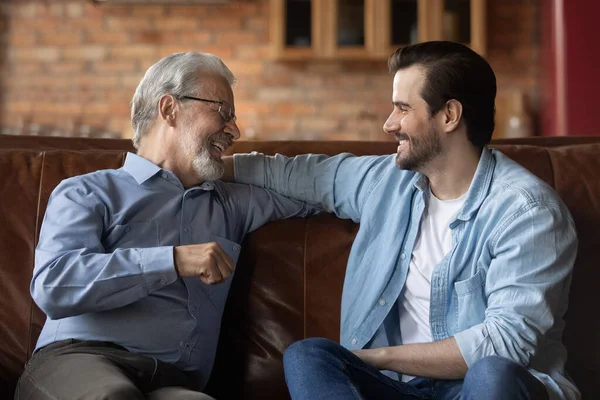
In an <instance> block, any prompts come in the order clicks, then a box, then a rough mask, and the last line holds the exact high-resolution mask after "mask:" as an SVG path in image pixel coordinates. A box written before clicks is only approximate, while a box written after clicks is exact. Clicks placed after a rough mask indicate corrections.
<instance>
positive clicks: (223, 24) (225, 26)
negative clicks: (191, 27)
mask: <svg viewBox="0 0 600 400" xmlns="http://www.w3.org/2000/svg"><path fill="white" fill-rule="evenodd" d="M243 22H244V20H243V19H242V17H241V16H238V15H230V16H229V17H226V18H205V19H202V20H201V21H200V22H198V28H199V29H201V30H205V31H215V33H219V32H223V31H230V30H241V29H242V27H243V25H244V23H243Z"/></svg>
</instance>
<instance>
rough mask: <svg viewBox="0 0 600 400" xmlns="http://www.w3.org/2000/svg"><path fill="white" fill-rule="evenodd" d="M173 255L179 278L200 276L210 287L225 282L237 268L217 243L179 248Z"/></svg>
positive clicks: (176, 248) (175, 249)
mask: <svg viewBox="0 0 600 400" xmlns="http://www.w3.org/2000/svg"><path fill="white" fill-rule="evenodd" d="M173 253H174V254H173V256H174V259H175V269H176V270H177V274H179V276H198V277H199V278H200V280H201V281H202V282H204V283H206V284H209V285H211V284H215V283H221V282H223V281H224V280H225V279H227V278H228V277H229V276H230V275H231V274H232V273H233V269H234V267H235V265H234V263H233V260H232V259H231V257H229V255H228V254H227V253H225V252H224V251H223V249H222V248H221V246H219V245H218V244H217V243H215V242H210V243H201V244H192V245H187V246H177V247H175V248H174V250H173Z"/></svg>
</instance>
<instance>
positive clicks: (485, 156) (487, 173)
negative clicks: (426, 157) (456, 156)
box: [412, 146, 496, 221]
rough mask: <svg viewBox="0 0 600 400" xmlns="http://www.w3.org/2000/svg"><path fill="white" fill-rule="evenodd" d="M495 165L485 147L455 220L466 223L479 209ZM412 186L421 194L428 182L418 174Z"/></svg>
mask: <svg viewBox="0 0 600 400" xmlns="http://www.w3.org/2000/svg"><path fill="white" fill-rule="evenodd" d="M495 165H496V162H495V159H494V157H493V155H492V150H491V149H490V148H489V147H487V146H485V147H484V148H483V150H482V152H481V157H479V163H478V164H477V169H476V170H475V175H474V176H473V180H472V181H471V186H469V190H468V193H467V197H466V199H465V202H464V204H463V206H462V208H461V209H460V211H459V212H458V214H457V215H456V219H459V220H463V221H468V220H469V219H471V217H472V216H473V214H474V213H475V212H477V210H478V209H479V207H481V204H482V203H483V201H484V200H485V197H486V195H487V192H488V189H489V187H490V184H491V182H492V174H493V172H494V166H495ZM412 184H413V185H414V186H415V187H416V188H417V189H418V190H420V191H421V192H422V191H424V190H425V189H427V187H428V185H429V180H428V179H427V177H426V176H425V175H423V174H420V173H418V174H416V176H415V177H414V178H413V181H412Z"/></svg>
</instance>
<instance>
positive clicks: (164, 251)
mask: <svg viewBox="0 0 600 400" xmlns="http://www.w3.org/2000/svg"><path fill="white" fill-rule="evenodd" d="M176 278H177V273H176V271H175V267H174V264H173V249H172V247H157V248H147V249H118V250H116V251H115V252H113V253H109V254H98V253H91V254H90V253H87V254H85V253H84V251H82V250H74V251H71V252H68V253H64V254H61V255H59V256H57V255H55V254H52V253H49V252H45V251H43V250H41V249H38V250H37V251H36V268H35V271H34V276H33V280H32V283H31V294H32V297H33V298H34V300H35V301H36V303H37V304H38V305H39V306H40V308H41V309H42V310H43V311H44V312H45V313H46V315H48V316H49V317H50V318H52V319H58V318H64V317H69V316H74V315H80V314H84V313H88V312H98V311H104V310H109V309H114V308H118V307H122V306H125V305H127V304H130V303H133V302H135V301H137V300H139V299H141V298H143V297H145V296H147V295H148V294H149V293H151V292H153V291H155V290H158V289H160V288H161V287H163V286H165V285H168V284H170V283H173V281H174V280H175V279H176Z"/></svg>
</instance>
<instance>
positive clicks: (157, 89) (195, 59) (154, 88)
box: [131, 52, 236, 149]
mask: <svg viewBox="0 0 600 400" xmlns="http://www.w3.org/2000/svg"><path fill="white" fill-rule="evenodd" d="M198 72H207V73H213V74H216V75H218V76H221V77H223V78H225V80H226V81H227V82H228V83H229V85H230V86H233V85H234V84H235V82H236V79H235V77H234V76H233V73H232V72H231V71H230V70H229V68H227V66H226V65H225V63H223V61H222V60H221V59H220V58H219V57H217V56H215V55H213V54H209V53H195V52H187V53H175V54H171V55H169V56H167V57H165V58H163V59H162V60H160V61H158V62H157V63H156V64H154V65H152V66H151V67H150V68H148V71H146V74H145V75H144V77H143V78H142V80H141V81H140V83H139V85H138V87H137V89H136V90H135V94H134V95H133V99H132V100H131V123H132V125H133V132H134V134H133V145H134V146H135V148H136V149H137V148H139V146H140V140H141V138H142V136H144V135H145V134H146V133H147V132H148V131H149V130H150V126H151V125H152V122H153V121H154V119H155V118H156V116H157V114H158V102H159V100H160V98H161V97H162V96H164V95H165V94H172V95H173V96H175V97H181V96H186V95H192V93H190V91H191V90H199V89H200V87H199V85H201V82H198V75H197V74H198ZM193 94H195V93H193Z"/></svg>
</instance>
